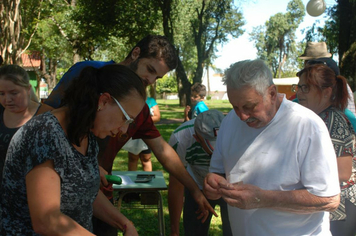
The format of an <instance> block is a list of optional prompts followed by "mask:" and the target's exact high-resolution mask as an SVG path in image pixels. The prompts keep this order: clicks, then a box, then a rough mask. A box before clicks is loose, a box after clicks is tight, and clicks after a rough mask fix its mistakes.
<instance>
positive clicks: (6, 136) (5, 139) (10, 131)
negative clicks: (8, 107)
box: [0, 106, 20, 186]
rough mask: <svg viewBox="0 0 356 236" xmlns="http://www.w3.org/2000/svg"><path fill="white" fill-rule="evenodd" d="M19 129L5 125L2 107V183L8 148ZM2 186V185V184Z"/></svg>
mask: <svg viewBox="0 0 356 236" xmlns="http://www.w3.org/2000/svg"><path fill="white" fill-rule="evenodd" d="M19 128H20V127H17V128H8V127H6V126H5V124H4V107H3V106H0V183H1V179H2V170H3V168H4V163H5V157H6V152H7V148H8V146H9V143H10V141H11V138H12V136H14V134H15V133H16V131H17V130H18V129H19ZM0 186H1V184H0Z"/></svg>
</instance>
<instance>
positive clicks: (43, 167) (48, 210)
mask: <svg viewBox="0 0 356 236" xmlns="http://www.w3.org/2000/svg"><path fill="white" fill-rule="evenodd" d="M26 190H27V201H28V207H29V210H30V216H31V221H32V227H33V230H34V231H35V232H36V233H37V234H41V235H93V234H92V233H90V232H89V231H87V230H86V229H85V228H83V227H82V226H81V225H79V224H78V223H77V222H75V221H74V220H73V219H72V218H70V217H68V216H66V215H65V214H63V213H62V212H61V211H60V203H61V188H60V177H59V175H58V174H57V172H56V171H55V170H54V165H53V161H52V160H48V161H46V162H44V163H42V164H40V165H38V166H36V167H34V168H33V169H32V170H31V171H30V172H29V173H28V174H27V175H26Z"/></svg>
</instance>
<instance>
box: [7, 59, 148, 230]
mask: <svg viewBox="0 0 356 236" xmlns="http://www.w3.org/2000/svg"><path fill="white" fill-rule="evenodd" d="M79 87H80V88H81V89H79V90H78V88H79ZM145 99H146V90H145V87H144V86H143V83H142V80H141V78H139V77H138V76H137V75H136V74H135V73H134V72H133V71H131V70H130V69H129V68H127V67H125V66H122V65H108V66H104V67H102V68H100V69H96V68H93V67H87V68H84V69H83V71H82V72H81V74H80V76H79V78H78V79H75V80H73V81H72V83H71V85H70V86H69V87H68V89H67V90H66V93H65V96H64V98H63V103H62V104H63V106H62V107H60V108H58V109H55V110H53V111H51V112H46V113H43V114H41V115H39V116H36V117H34V118H32V120H30V121H28V122H27V123H26V124H25V125H24V126H22V127H21V128H20V129H19V130H18V131H17V133H16V134H15V135H14V137H13V139H12V140H11V143H10V145H9V149H8V154H7V159H6V162H5V168H4V178H3V181H2V187H3V188H2V191H1V208H0V209H1V211H2V212H1V217H0V219H1V227H0V228H1V232H0V234H1V235H35V234H41V235H61V234H68V235H93V234H92V233H91V232H92V215H93V214H94V215H95V216H96V217H97V218H99V219H101V220H103V221H105V222H108V223H110V224H111V225H112V226H113V227H116V228H118V229H121V230H122V231H124V235H137V232H136V229H135V227H134V226H133V224H132V223H130V221H129V220H128V219H127V218H126V217H125V216H124V215H122V214H121V213H120V211H119V210H118V209H117V208H116V207H114V206H113V205H112V204H111V203H110V202H109V201H108V199H107V198H106V197H105V196H104V195H103V193H102V192H101V191H99V184H100V176H99V167H98V160H97V154H98V145H97V142H96V138H95V136H96V137H99V138H105V137H107V136H116V135H118V134H119V133H121V132H125V131H126V130H127V129H128V126H129V125H130V123H132V122H133V120H134V118H135V117H136V116H137V115H138V114H139V113H140V111H141V109H142V108H143V106H144V104H145ZM14 180H16V181H14ZM125 233H126V234H125Z"/></svg>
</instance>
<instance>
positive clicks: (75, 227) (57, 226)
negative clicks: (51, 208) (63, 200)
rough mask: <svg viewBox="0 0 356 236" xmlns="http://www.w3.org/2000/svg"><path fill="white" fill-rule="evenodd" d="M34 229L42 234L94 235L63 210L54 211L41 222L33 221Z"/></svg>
mask: <svg viewBox="0 0 356 236" xmlns="http://www.w3.org/2000/svg"><path fill="white" fill-rule="evenodd" d="M32 225H33V230H34V231H35V232H36V233H38V234H40V235H49V236H55V235H61V236H65V235H85V236H86V235H88V236H89V235H94V234H92V233H91V232H89V231H88V230H87V229H85V228H83V227H82V226H81V225H79V224H78V223H77V222H76V221H74V220H73V219H72V218H70V217H68V216H67V215H64V214H63V213H61V212H59V211H58V212H52V213H50V214H49V215H47V216H46V217H44V218H43V221H42V222H41V223H39V222H38V221H37V223H35V224H34V223H33V224H32Z"/></svg>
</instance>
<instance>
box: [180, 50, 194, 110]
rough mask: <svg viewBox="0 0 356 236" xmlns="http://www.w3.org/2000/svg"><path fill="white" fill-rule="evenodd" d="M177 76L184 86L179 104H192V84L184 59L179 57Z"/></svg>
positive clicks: (181, 89)
mask: <svg viewBox="0 0 356 236" xmlns="http://www.w3.org/2000/svg"><path fill="white" fill-rule="evenodd" d="M176 73H177V78H178V79H179V80H180V81H181V83H182V87H181V88H180V90H179V105H180V106H183V107H185V106H186V105H190V99H189V98H190V87H191V86H192V84H191V83H190V82H189V80H188V78H187V75H186V73H185V70H184V66H183V64H182V61H181V60H180V58H179V57H178V66H177V69H176Z"/></svg>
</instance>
